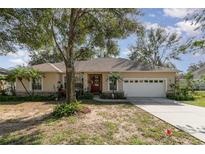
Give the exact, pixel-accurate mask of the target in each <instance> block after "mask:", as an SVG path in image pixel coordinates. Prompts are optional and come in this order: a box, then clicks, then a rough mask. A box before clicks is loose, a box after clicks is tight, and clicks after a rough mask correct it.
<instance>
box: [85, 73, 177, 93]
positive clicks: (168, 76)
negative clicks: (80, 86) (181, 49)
mask: <svg viewBox="0 0 205 154" xmlns="http://www.w3.org/2000/svg"><path fill="white" fill-rule="evenodd" d="M89 74H92V73H84V87H85V89H89V85H88V84H87V83H88V75H89ZM93 74H102V91H103V92H107V91H109V90H108V76H109V74H110V73H99V72H98V73H93ZM120 76H121V78H122V79H124V78H164V79H166V80H167V90H171V89H170V84H171V83H174V82H175V77H176V73H175V72H134V73H133V72H124V73H120ZM118 91H123V80H120V81H118Z"/></svg>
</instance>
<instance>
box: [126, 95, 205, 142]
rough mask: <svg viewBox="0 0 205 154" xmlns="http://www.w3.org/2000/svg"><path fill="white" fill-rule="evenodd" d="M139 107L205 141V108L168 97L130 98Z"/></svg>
mask: <svg viewBox="0 0 205 154" xmlns="http://www.w3.org/2000/svg"><path fill="white" fill-rule="evenodd" d="M128 100H129V101H130V102H131V103H133V104H134V105H136V106H137V107H139V108H141V109H143V110H145V111H147V112H149V113H151V114H153V115H154V116H156V117H158V118H160V119H162V120H164V121H166V122H168V123H170V124H171V125H173V126H175V127H177V128H179V129H181V130H184V131H185V132H187V133H189V134H191V135H192V136H194V137H196V138H198V139H200V140H202V141H204V142H205V108H203V107H197V106H193V105H187V104H184V103H180V102H177V101H173V100H169V99H166V98H128Z"/></svg>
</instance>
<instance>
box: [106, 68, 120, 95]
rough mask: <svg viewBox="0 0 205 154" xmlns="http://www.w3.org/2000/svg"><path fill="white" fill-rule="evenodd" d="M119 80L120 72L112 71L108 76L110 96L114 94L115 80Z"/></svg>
mask: <svg viewBox="0 0 205 154" xmlns="http://www.w3.org/2000/svg"><path fill="white" fill-rule="evenodd" d="M119 80H121V77H120V74H119V73H116V72H112V73H111V74H110V76H109V81H111V84H112V87H113V88H112V98H114V96H115V89H117V87H116V86H117V84H116V83H117V82H118V81H119Z"/></svg>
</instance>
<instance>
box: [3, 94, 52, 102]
mask: <svg viewBox="0 0 205 154" xmlns="http://www.w3.org/2000/svg"><path fill="white" fill-rule="evenodd" d="M52 100H55V96H54V95H50V96H0V102H10V101H12V102H13V101H14V102H16V101H52Z"/></svg>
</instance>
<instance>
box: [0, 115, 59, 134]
mask: <svg viewBox="0 0 205 154" xmlns="http://www.w3.org/2000/svg"><path fill="white" fill-rule="evenodd" d="M26 118H27V117H24V118H17V119H8V120H5V121H2V122H0V137H1V136H6V135H9V134H10V133H13V132H15V131H20V130H23V129H27V130H28V131H29V130H30V129H33V128H35V127H36V126H38V125H40V124H42V123H43V122H45V121H47V120H51V119H52V120H57V119H55V118H54V117H53V116H52V113H49V114H44V115H41V116H38V117H34V118H30V119H26Z"/></svg>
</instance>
